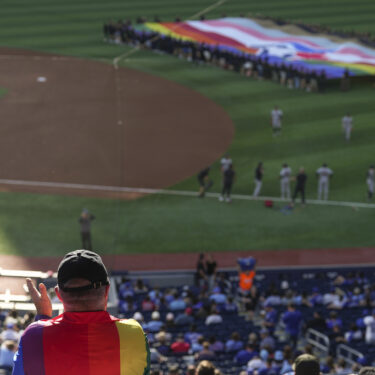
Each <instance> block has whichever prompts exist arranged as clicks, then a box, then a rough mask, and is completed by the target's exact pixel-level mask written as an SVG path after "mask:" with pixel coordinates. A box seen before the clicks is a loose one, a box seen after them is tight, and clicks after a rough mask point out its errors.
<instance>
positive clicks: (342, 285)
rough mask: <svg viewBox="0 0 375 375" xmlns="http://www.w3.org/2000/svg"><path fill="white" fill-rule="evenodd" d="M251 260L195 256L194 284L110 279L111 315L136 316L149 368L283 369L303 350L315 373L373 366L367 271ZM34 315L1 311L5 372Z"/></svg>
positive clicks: (245, 372)
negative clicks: (230, 265) (352, 356)
mask: <svg viewBox="0 0 375 375" xmlns="http://www.w3.org/2000/svg"><path fill="white" fill-rule="evenodd" d="M245 260H246V261H247V259H245ZM244 264H245V265H248V266H249V267H248V268H246V267H243V265H244ZM254 264H255V263H249V262H248V263H246V262H245V263H240V265H241V270H240V272H238V273H237V272H235V271H226V272H219V271H218V265H217V263H216V261H215V260H214V259H213V257H212V256H210V255H208V256H207V255H206V256H205V255H203V254H202V255H201V256H200V257H199V259H198V262H197V269H196V273H195V283H194V285H185V286H182V287H176V286H171V287H165V288H159V287H156V286H154V287H151V286H150V285H148V284H147V283H145V282H144V281H142V280H141V279H139V280H136V281H134V280H130V279H127V278H126V277H118V279H117V285H116V287H117V293H118V298H119V316H120V317H125V318H134V319H136V320H137V321H138V322H139V323H140V324H141V325H142V327H143V329H144V330H145V332H146V333H147V337H148V340H149V342H150V358H151V364H152V367H151V368H152V374H153V375H185V374H189V375H193V374H197V371H198V369H201V367H202V366H203V367H204V368H205V369H207V368H210V369H211V370H210V371H214V372H213V373H214V374H216V375H220V374H223V375H225V374H228V375H282V374H288V375H289V374H293V371H294V370H293V363H294V362H295V360H296V358H297V357H298V356H299V355H301V354H303V353H305V354H311V355H316V356H317V357H318V358H319V360H320V364H319V366H320V371H321V372H322V373H323V374H330V375H345V374H352V373H358V372H359V370H360V368H361V366H366V365H372V364H373V363H372V362H373V355H374V353H375V345H374V344H375V282H374V277H373V273H374V272H373V269H371V268H363V269H357V270H355V271H350V270H347V269H341V270H338V271H337V270H335V269H332V270H289V271H286V270H285V271H284V270H283V271H280V270H269V271H266V270H258V271H255V268H253V267H254ZM33 320H34V315H33V314H32V313H27V314H25V315H22V316H21V315H19V314H18V313H17V311H3V312H1V313H0V327H1V328H0V332H1V333H0V341H1V351H0V373H1V369H4V370H5V371H9V372H8V374H10V371H11V368H12V362H13V356H14V353H15V351H16V350H17V344H18V342H19V338H20V335H21V333H22V331H23V330H24V329H25V328H26V327H27V325H28V324H30V323H31V322H32V321H33ZM309 329H314V330H315V331H318V332H321V333H323V334H325V335H326V336H327V337H328V338H329V343H330V345H329V348H328V352H327V353H323V352H317V351H316V348H314V347H313V346H312V345H310V344H309V343H308V342H307V341H306V339H305V334H306V332H308V330H309ZM342 343H344V344H345V345H347V346H349V347H351V348H353V349H356V350H358V351H359V352H361V353H362V354H363V356H360V357H358V358H357V359H356V361H354V362H351V363H349V362H348V361H346V360H345V359H344V358H340V357H338V356H337V351H336V349H337V347H338V346H339V345H340V344H342ZM355 362H356V363H355ZM199 366H201V367H199ZM207 371H208V370H207ZM5 374H7V373H6V372H5ZM208 374H209V373H208V372H207V373H206V375H208ZM202 375H204V372H203V373H202Z"/></svg>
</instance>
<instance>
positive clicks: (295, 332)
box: [283, 304, 302, 348]
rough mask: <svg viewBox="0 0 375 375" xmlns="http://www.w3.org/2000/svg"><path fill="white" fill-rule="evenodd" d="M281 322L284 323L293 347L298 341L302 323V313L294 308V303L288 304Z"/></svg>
mask: <svg viewBox="0 0 375 375" xmlns="http://www.w3.org/2000/svg"><path fill="white" fill-rule="evenodd" d="M283 322H284V324H285V331H286V333H287V334H288V335H289V339H290V341H291V343H292V345H293V347H294V348H295V347H296V345H297V341H298V336H299V332H300V328H301V323H302V314H301V312H300V311H298V310H296V308H295V307H294V305H292V304H290V305H288V310H287V311H286V312H285V314H284V315H283Z"/></svg>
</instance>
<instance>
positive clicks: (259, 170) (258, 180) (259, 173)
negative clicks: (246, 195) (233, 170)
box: [253, 161, 264, 197]
mask: <svg viewBox="0 0 375 375" xmlns="http://www.w3.org/2000/svg"><path fill="white" fill-rule="evenodd" d="M263 174H264V171H263V163H262V162H261V161H260V162H259V163H258V166H257V167H256V169H255V189H254V192H253V197H257V196H258V195H259V193H260V189H261V188H262V178H263Z"/></svg>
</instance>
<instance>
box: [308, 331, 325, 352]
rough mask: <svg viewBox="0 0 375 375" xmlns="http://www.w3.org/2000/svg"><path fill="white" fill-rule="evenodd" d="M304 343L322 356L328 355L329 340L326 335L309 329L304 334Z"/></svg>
mask: <svg viewBox="0 0 375 375" xmlns="http://www.w3.org/2000/svg"><path fill="white" fill-rule="evenodd" d="M306 341H307V342H308V343H309V344H311V345H312V346H313V347H314V348H316V349H318V350H320V351H321V352H323V353H324V354H328V353H329V338H328V336H327V335H325V334H323V333H321V332H319V331H316V330H315V329H312V328H309V329H308V330H307V333H306Z"/></svg>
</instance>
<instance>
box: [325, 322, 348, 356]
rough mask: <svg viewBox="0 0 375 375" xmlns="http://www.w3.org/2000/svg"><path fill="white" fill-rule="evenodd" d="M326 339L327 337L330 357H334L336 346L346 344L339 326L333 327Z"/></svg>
mask: <svg viewBox="0 0 375 375" xmlns="http://www.w3.org/2000/svg"><path fill="white" fill-rule="evenodd" d="M328 337H329V342H330V352H331V355H335V354H336V348H337V345H339V344H342V343H345V342H346V340H345V337H344V334H343V332H342V331H341V327H340V326H339V325H335V326H333V328H332V332H330V333H329V335H328Z"/></svg>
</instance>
